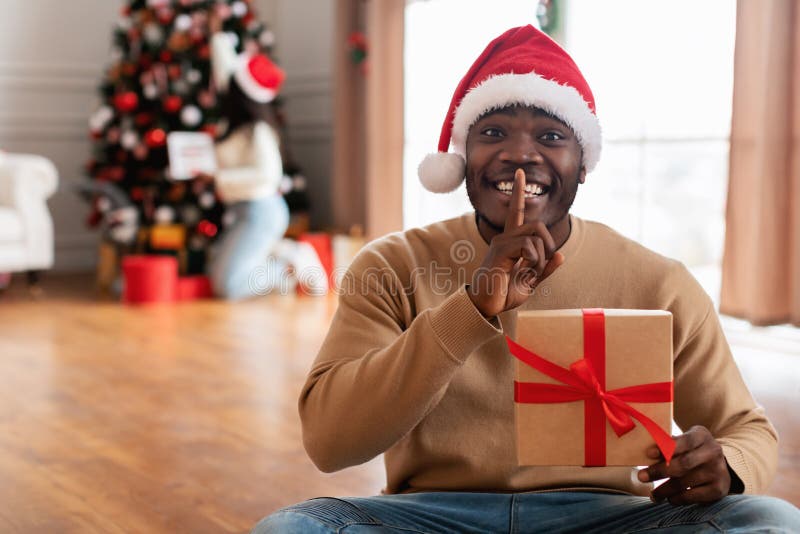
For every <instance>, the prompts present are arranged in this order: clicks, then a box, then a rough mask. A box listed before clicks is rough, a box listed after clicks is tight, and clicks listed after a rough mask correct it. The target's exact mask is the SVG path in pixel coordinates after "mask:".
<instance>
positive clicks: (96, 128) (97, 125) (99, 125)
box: [89, 106, 114, 132]
mask: <svg viewBox="0 0 800 534" xmlns="http://www.w3.org/2000/svg"><path fill="white" fill-rule="evenodd" d="M113 118H114V110H113V109H111V107H110V106H101V107H100V108H98V109H97V111H95V112H94V113H92V115H91V117H89V129H90V130H91V131H93V132H100V131H102V130H105V129H106V126H108V123H109V122H111V119H113Z"/></svg>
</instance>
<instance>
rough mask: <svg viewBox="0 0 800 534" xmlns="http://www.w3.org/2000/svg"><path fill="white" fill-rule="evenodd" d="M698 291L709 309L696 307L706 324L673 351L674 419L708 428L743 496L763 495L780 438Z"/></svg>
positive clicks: (772, 472)
mask: <svg viewBox="0 0 800 534" xmlns="http://www.w3.org/2000/svg"><path fill="white" fill-rule="evenodd" d="M692 283H693V284H694V285H697V284H696V282H694V280H692ZM697 289H698V290H699V292H700V293H702V296H701V298H700V299H698V300H702V302H703V303H704V304H705V305H704V306H702V305H701V303H700V302H697V301H695V303H696V304H695V306H693V307H696V308H697V309H698V311H699V313H698V315H699V316H700V317H702V319H701V320H700V321H699V323H695V327H694V329H693V330H692V329H689V330H687V335H686V337H685V341H684V342H683V343H682V344H681V346H676V347H675V348H676V351H677V354H676V359H675V366H674V371H675V377H674V378H675V420H676V422H677V423H678V425H679V426H680V427H681V428H682V429H684V430H686V429H688V428H689V427H691V426H693V425H702V426H705V427H706V428H708V429H709V430H710V431H711V434H712V435H713V436H714V438H715V439H716V440H717V441H718V442H719V443H720V445H721V446H722V449H723V452H724V454H725V459H726V460H727V462H728V465H729V466H730V468H731V469H733V471H734V472H735V473H736V474H737V475H738V476H739V478H740V479H741V480H742V482H743V483H744V491H745V493H763V492H764V491H765V490H766V489H767V487H768V485H769V484H770V482H771V480H772V478H773V476H774V475H775V469H776V465H777V457H778V436H777V433H776V432H775V429H774V428H773V426H772V424H770V422H769V420H768V419H767V417H766V415H765V414H764V410H763V409H762V408H761V407H760V406H758V405H757V404H756V402H755V401H754V399H753V397H752V395H751V394H750V391H749V390H748V389H747V386H746V385H745V383H744V380H743V379H742V376H741V374H740V372H739V369H738V367H737V366H736V363H735V362H734V360H733V357H732V355H731V350H730V347H729V346H728V343H727V341H726V339H725V335H724V333H723V331H722V327H721V325H720V323H719V318H718V317H717V314H716V311H715V310H714V305H713V303H712V302H711V299H710V298H708V296H707V295H706V294H705V293H704V292H702V289H699V286H698V288H697ZM687 292H688V293H690V294H691V293H695V294H696V291H694V288H691V289H690V290H689V291H687ZM700 310H702V311H700ZM703 312H704V313H703ZM689 313H690V314H691V312H689ZM676 321H677V319H676Z"/></svg>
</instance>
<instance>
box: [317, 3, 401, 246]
mask: <svg viewBox="0 0 800 534" xmlns="http://www.w3.org/2000/svg"><path fill="white" fill-rule="evenodd" d="M404 17H405V0H337V3H336V30H335V32H334V39H335V43H334V70H335V75H334V84H335V87H334V91H333V93H334V106H333V107H334V111H333V113H334V140H333V176H332V180H331V188H332V191H331V198H332V201H333V217H334V224H335V225H336V226H337V227H339V228H342V229H347V228H350V227H352V226H353V225H360V226H362V227H364V228H365V230H366V234H367V236H368V237H370V238H375V237H379V236H381V235H384V234H386V233H388V232H393V231H397V230H401V229H402V225H403V204H402V199H403V32H404ZM354 31H362V32H364V33H365V34H366V36H367V43H368V57H367V61H368V67H367V69H366V71H364V70H363V69H362V66H360V65H356V64H354V62H353V61H352V59H351V55H350V50H349V49H348V45H347V39H348V37H349V36H350V34H351V33H352V32H354Z"/></svg>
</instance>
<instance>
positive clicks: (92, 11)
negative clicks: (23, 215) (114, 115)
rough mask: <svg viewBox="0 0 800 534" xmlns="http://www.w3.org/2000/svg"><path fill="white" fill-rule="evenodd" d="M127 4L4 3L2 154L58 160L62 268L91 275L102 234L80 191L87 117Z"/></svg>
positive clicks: (85, 0) (78, 0) (0, 22)
mask: <svg viewBox="0 0 800 534" xmlns="http://www.w3.org/2000/svg"><path fill="white" fill-rule="evenodd" d="M121 4H122V2H121V0H116V1H114V0H69V2H65V1H64V0H28V1H23V0H0V12H1V13H2V14H3V15H2V17H0V149H2V150H6V151H9V152H30V153H36V154H42V155H44V156H47V157H48V158H50V159H52V160H53V162H54V163H55V164H56V166H57V167H58V170H59V173H60V175H61V181H60V184H59V189H58V192H57V193H56V194H55V195H54V196H53V197H52V198H51V199H50V208H51V210H52V213H53V217H54V222H55V237H56V269H59V270H81V269H91V268H92V267H93V265H94V263H95V257H96V248H97V236H96V235H95V234H94V233H93V232H89V231H88V230H87V229H86V226H85V224H84V221H85V219H86V215H87V213H88V209H87V207H86V204H85V203H84V202H83V201H82V200H81V199H80V198H79V197H78V196H76V195H75V194H74V193H73V192H72V191H71V187H72V185H73V184H74V183H75V182H76V181H78V180H81V179H84V171H83V166H84V164H85V162H86V160H87V159H88V158H89V154H90V144H89V140H88V131H87V130H88V127H87V117H88V115H89V113H90V111H91V110H92V109H93V108H94V106H95V104H96V102H97V96H96V95H97V92H96V88H97V86H98V84H99V82H100V79H101V76H102V72H103V66H104V65H105V64H106V61H107V57H108V49H109V46H110V43H111V27H112V23H113V21H115V20H116V18H117V14H118V12H119V6H120V5H121Z"/></svg>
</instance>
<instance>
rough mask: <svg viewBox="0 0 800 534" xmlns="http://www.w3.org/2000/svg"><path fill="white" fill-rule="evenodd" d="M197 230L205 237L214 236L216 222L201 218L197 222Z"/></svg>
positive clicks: (215, 233)
mask: <svg viewBox="0 0 800 534" xmlns="http://www.w3.org/2000/svg"><path fill="white" fill-rule="evenodd" d="M197 231H198V232H199V233H200V234H202V235H204V236H206V237H214V236H215V235H217V231H218V229H217V225H216V224H214V223H212V222H211V221H209V220H207V219H203V220H202V221H200V222H199V223H197Z"/></svg>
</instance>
